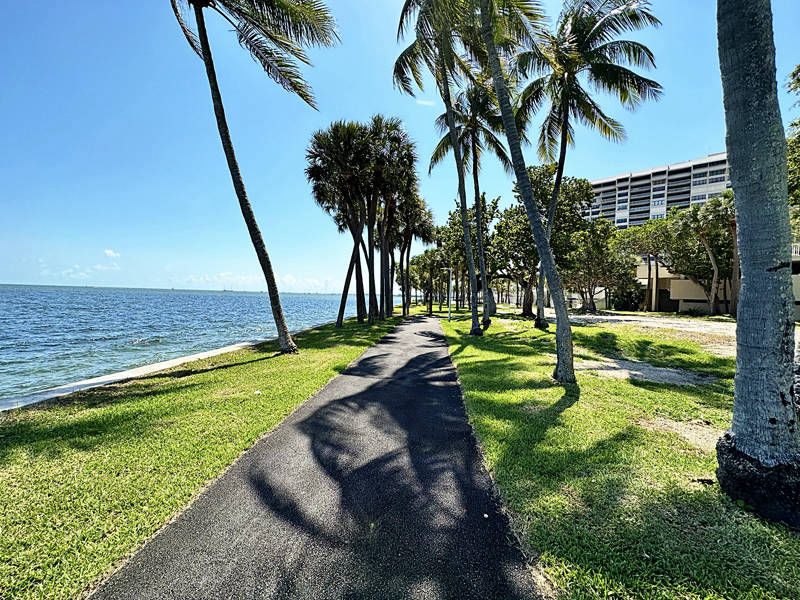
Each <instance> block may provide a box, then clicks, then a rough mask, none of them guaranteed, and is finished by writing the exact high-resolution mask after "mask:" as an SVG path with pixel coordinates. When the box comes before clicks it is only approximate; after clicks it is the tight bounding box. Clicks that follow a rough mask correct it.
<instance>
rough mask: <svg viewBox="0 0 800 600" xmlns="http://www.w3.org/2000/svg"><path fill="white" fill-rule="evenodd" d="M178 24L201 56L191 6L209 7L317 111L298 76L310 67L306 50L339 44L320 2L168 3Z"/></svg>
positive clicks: (192, 0)
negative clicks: (305, 68) (190, 10)
mask: <svg viewBox="0 0 800 600" xmlns="http://www.w3.org/2000/svg"><path fill="white" fill-rule="evenodd" d="M170 4H171V5H172V10H173V12H174V13H175V17H176V18H177V20H178V24H179V25H180V27H181V30H182V31H183V34H184V35H185V36H186V40H187V41H188V42H189V45H190V46H191V47H192V49H193V50H194V51H195V52H196V53H197V54H198V56H200V57H202V56H203V54H202V49H201V47H200V41H199V39H198V36H197V33H196V32H195V30H194V29H193V28H192V27H191V25H190V18H189V12H188V8H189V5H192V6H194V7H199V8H209V9H211V10H213V11H214V12H216V13H217V14H219V15H220V16H221V17H222V18H223V19H224V20H225V21H227V22H228V23H229V24H230V25H231V27H233V31H234V32H235V33H236V35H237V37H238V40H239V44H240V45H241V46H242V47H243V48H244V49H246V50H247V51H248V52H250V55H251V56H252V57H253V59H255V60H256V61H257V62H258V63H259V64H260V65H261V66H262V67H263V69H264V72H266V74H267V76H268V77H269V78H270V79H272V80H273V81H275V82H276V83H278V84H279V85H280V86H282V87H283V88H284V89H285V90H287V91H289V92H292V93H293V94H296V95H297V96H299V97H300V98H301V99H302V100H303V101H304V102H306V103H308V104H309V105H310V106H312V107H313V108H316V107H317V106H316V103H315V101H314V94H313V92H312V91H311V87H310V86H309V85H308V83H306V81H305V79H304V78H303V75H302V73H301V72H300V65H299V63H302V64H305V65H310V64H311V61H310V60H309V58H308V55H307V54H306V51H305V48H307V47H309V46H333V45H335V44H336V43H338V42H339V34H338V33H337V30H336V22H335V20H334V18H333V16H332V15H331V13H330V11H329V10H328V8H327V6H326V5H325V3H324V2H321V1H320V0H170Z"/></svg>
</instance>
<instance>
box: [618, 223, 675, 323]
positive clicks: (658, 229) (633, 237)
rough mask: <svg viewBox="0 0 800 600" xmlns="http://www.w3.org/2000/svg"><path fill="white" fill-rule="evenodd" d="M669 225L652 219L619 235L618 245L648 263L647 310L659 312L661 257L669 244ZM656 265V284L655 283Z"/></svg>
mask: <svg viewBox="0 0 800 600" xmlns="http://www.w3.org/2000/svg"><path fill="white" fill-rule="evenodd" d="M669 235H670V234H669V231H668V224H667V221H666V220H665V219H650V220H649V221H646V222H645V223H643V224H641V225H637V226H636V227H629V228H628V229H622V230H620V231H619V232H618V233H617V237H618V244H620V245H621V246H622V247H624V248H625V249H626V250H627V251H628V252H632V253H634V254H638V255H639V256H643V257H644V259H645V261H646V262H647V287H646V291H645V295H644V298H643V305H644V307H645V309H647V308H649V309H650V310H656V311H657V310H658V309H659V307H658V279H659V276H658V269H659V264H660V262H661V255H662V254H663V253H664V251H665V249H666V248H667V246H668V242H669ZM653 263H655V283H653V276H652V274H653Z"/></svg>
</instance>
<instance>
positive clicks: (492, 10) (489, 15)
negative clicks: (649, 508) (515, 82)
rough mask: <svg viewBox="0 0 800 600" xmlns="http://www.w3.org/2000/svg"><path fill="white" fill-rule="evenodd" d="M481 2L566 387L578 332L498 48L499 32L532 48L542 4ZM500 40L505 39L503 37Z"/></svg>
mask: <svg viewBox="0 0 800 600" xmlns="http://www.w3.org/2000/svg"><path fill="white" fill-rule="evenodd" d="M472 2H476V3H477V7H476V8H477V9H478V11H479V15H480V37H481V39H482V40H483V43H484V45H485V51H486V57H487V60H488V63H489V69H490V71H491V74H492V82H493V84H494V91H495V95H496V97H497V102H498V105H499V106H500V115H501V117H502V119H503V129H504V130H505V132H506V140H507V142H508V149H509V152H510V153H511V163H512V165H513V167H514V174H515V175H516V177H517V186H518V188H519V193H520V197H521V198H522V203H523V205H524V206H525V211H526V213H527V215H528V220H529V221H530V226H531V231H532V233H533V238H534V241H535V242H536V248H537V250H538V251H539V257H540V260H541V263H542V269H543V270H544V271H545V275H546V276H547V281H548V282H549V283H550V295H551V297H552V299H553V307H554V308H555V311H556V354H557V361H556V368H555V371H554V372H553V377H554V378H555V379H556V381H558V382H560V383H574V382H575V369H574V366H573V356H572V354H573V353H572V329H571V327H570V324H569V315H568V314H567V303H566V300H565V298H564V289H563V287H562V285H561V278H560V277H559V274H558V270H557V268H556V263H555V259H554V258H553V251H552V250H551V248H550V242H549V240H548V238H547V232H546V231H545V228H544V224H543V223H542V215H541V214H540V213H539V207H538V206H537V205H536V200H535V198H534V197H533V188H532V187H531V180H530V177H529V175H528V171H527V169H526V167H525V157H524V156H523V155H522V145H521V141H520V132H519V129H518V127H517V122H516V117H515V114H514V109H513V107H512V105H511V98H510V96H509V91H508V88H509V85H508V81H507V80H506V74H505V72H504V70H503V66H502V64H501V61H500V53H499V51H498V48H497V45H496V44H495V37H496V34H497V33H498V31H502V32H503V34H504V35H505V36H511V37H513V36H514V35H515V36H517V37H518V38H519V39H520V40H521V41H522V42H524V43H526V44H528V45H531V44H532V43H533V40H531V39H530V38H531V31H533V30H535V29H537V28H538V23H539V22H540V21H541V20H542V15H541V13H540V12H539V9H538V5H537V3H534V2H531V1H530V0H472ZM498 37H499V36H498Z"/></svg>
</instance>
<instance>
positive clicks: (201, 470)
mask: <svg viewBox="0 0 800 600" xmlns="http://www.w3.org/2000/svg"><path fill="white" fill-rule="evenodd" d="M398 322H399V318H395V319H392V320H389V321H387V322H385V323H383V324H380V325H376V326H374V327H369V326H367V325H361V326H360V325H358V324H356V323H354V322H346V323H345V326H344V327H343V328H342V329H336V328H335V327H333V326H323V327H320V328H318V329H315V330H312V331H309V332H305V333H302V334H300V335H298V336H296V340H297V342H298V345H299V346H300V348H301V352H300V354H299V355H296V356H281V355H278V354H277V345H276V344H275V343H268V344H264V345H262V346H259V347H258V348H255V349H248V350H241V351H238V352H234V353H231V354H225V355H220V356H216V357H213V358H209V359H206V360H201V361H197V362H193V363H189V364H185V365H181V366H179V367H176V368H174V369H172V370H170V371H166V372H163V373H158V374H155V375H151V376H148V377H144V378H142V379H138V380H134V381H130V382H127V383H121V384H118V385H112V386H107V387H103V388H96V389H93V390H88V391H85V392H82V393H78V394H73V395H72V396H69V398H68V399H67V400H65V401H62V402H60V403H56V404H54V405H52V406H48V407H46V408H38V409H36V408H28V409H21V410H17V411H13V412H10V413H0V598H25V599H28V598H48V599H59V598H74V597H77V596H79V595H80V594H81V592H82V591H85V590H86V589H87V587H88V586H90V585H91V584H92V583H93V582H95V581H96V580H97V579H98V577H100V576H101V575H102V574H104V573H106V572H108V571H109V570H110V569H112V568H113V567H114V565H115V564H116V563H118V562H119V561H120V560H121V559H122V558H124V557H125V556H127V555H128V554H130V553H131V552H132V551H133V550H135V549H136V548H137V547H138V546H139V545H140V544H141V543H142V542H143V541H145V540H146V539H148V537H150V536H151V535H152V534H153V533H154V532H155V531H156V530H157V529H158V528H159V527H160V526H161V525H163V524H164V523H165V522H166V521H167V520H168V519H169V518H170V517H171V516H173V515H174V514H175V513H176V512H177V511H179V510H180V509H181V508H182V507H183V506H185V505H186V504H187V502H188V501H189V500H190V499H191V498H192V497H193V496H194V495H195V494H197V492H198V491H199V490H200V489H201V488H202V487H203V485H204V484H205V483H206V482H208V481H209V480H211V479H213V478H214V477H216V476H217V475H219V474H220V472H222V471H223V470H224V469H225V468H226V467H227V466H228V465H230V464H231V462H233V460H234V459H235V458H236V457H237V456H238V455H239V454H241V452H242V451H244V450H245V449H247V448H248V447H250V446H251V445H252V444H253V443H254V442H255V441H256V440H257V439H258V438H259V437H260V436H261V435H263V434H264V433H265V432H267V431H269V430H270V429H271V428H272V427H274V426H275V425H276V424H277V423H279V422H280V421H281V420H282V419H283V418H284V417H286V416H287V415H288V414H289V413H290V412H291V411H292V410H293V409H294V408H295V407H296V406H297V405H298V404H300V403H301V402H303V401H304V400H305V399H306V398H308V397H309V396H310V395H312V394H313V393H314V392H315V391H317V390H318V389H320V388H321V387H322V386H323V385H324V384H325V383H327V382H328V381H329V380H330V379H331V378H332V377H334V376H335V375H336V374H337V373H339V372H340V371H341V370H342V369H344V368H345V367H346V366H347V365H348V364H349V363H350V362H351V361H352V360H353V359H355V358H356V357H357V356H358V355H359V354H361V352H363V351H364V350H365V349H366V348H367V347H369V346H371V345H372V344H374V343H375V342H376V341H377V340H378V339H380V337H381V336H382V335H383V334H385V333H387V332H388V331H389V330H390V329H392V327H393V326H394V325H395V324H397V323H398ZM256 392H260V393H256Z"/></svg>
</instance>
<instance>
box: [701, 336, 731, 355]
mask: <svg viewBox="0 0 800 600" xmlns="http://www.w3.org/2000/svg"><path fill="white" fill-rule="evenodd" d="M702 346H703V350H705V351H706V352H708V353H709V354H713V355H714V356H722V357H724V358H736V340H733V341H732V342H730V343H728V344H703V345H702Z"/></svg>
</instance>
